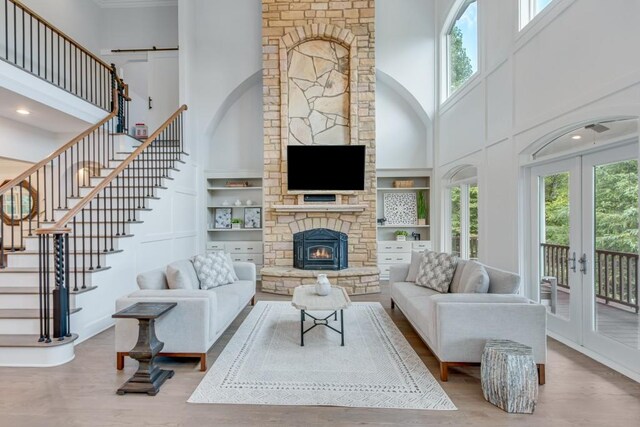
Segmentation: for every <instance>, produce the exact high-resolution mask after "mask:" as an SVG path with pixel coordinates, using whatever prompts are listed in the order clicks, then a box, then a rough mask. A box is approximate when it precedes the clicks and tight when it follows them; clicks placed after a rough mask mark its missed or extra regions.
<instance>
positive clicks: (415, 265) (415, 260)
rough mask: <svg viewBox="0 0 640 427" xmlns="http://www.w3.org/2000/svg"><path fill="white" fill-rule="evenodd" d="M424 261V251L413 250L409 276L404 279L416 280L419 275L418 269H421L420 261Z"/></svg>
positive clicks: (408, 280)
mask: <svg viewBox="0 0 640 427" xmlns="http://www.w3.org/2000/svg"><path fill="white" fill-rule="evenodd" d="M421 262H422V252H418V251H412V252H411V264H410V265H409V272H408V273H407V278H406V279H404V280H406V281H407V282H415V281H416V278H417V277H418V270H420V263H421Z"/></svg>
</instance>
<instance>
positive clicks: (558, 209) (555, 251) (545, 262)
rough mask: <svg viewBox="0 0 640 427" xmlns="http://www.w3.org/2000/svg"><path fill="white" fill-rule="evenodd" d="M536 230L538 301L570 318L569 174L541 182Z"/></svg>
mask: <svg viewBox="0 0 640 427" xmlns="http://www.w3.org/2000/svg"><path fill="white" fill-rule="evenodd" d="M541 184H542V185H541V189H540V190H541V191H542V192H543V194H542V195H541V198H542V200H543V203H542V206H541V208H542V209H543V210H544V212H542V213H541V216H540V217H541V218H542V221H541V222H542V224H541V228H540V231H541V233H540V242H542V243H541V244H540V246H541V247H540V260H541V262H540V270H541V271H540V276H541V278H542V283H541V284H540V301H541V302H542V303H543V304H546V305H547V307H548V311H549V312H551V313H553V314H555V315H557V316H559V317H562V318H565V319H567V320H568V319H569V318H570V312H571V310H570V302H571V289H570V285H569V265H568V262H569V172H562V173H558V174H554V175H548V176H545V177H543V178H542V182H541Z"/></svg>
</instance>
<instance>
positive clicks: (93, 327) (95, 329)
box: [75, 314, 115, 345]
mask: <svg viewBox="0 0 640 427" xmlns="http://www.w3.org/2000/svg"><path fill="white" fill-rule="evenodd" d="M113 325H115V319H113V318H112V317H111V315H110V314H107V315H106V316H104V317H101V318H99V319H97V320H95V321H93V322H91V323H89V324H88V325H87V326H85V327H84V328H82V332H81V333H80V334H78V335H80V337H79V338H78V339H77V340H76V342H75V344H76V345H77V344H80V343H82V342H85V341H86V340H88V339H90V338H93V337H95V336H96V335H98V334H99V333H101V332H104V331H106V330H107V329H109V328H111V327H112V326H113Z"/></svg>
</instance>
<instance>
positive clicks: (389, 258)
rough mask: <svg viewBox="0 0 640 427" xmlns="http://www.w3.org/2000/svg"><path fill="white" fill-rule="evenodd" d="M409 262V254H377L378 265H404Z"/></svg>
mask: <svg viewBox="0 0 640 427" xmlns="http://www.w3.org/2000/svg"><path fill="white" fill-rule="evenodd" d="M409 262H411V253H401V252H385V253H381V254H378V264H405V263H409Z"/></svg>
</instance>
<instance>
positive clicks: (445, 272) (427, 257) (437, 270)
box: [416, 250, 458, 292]
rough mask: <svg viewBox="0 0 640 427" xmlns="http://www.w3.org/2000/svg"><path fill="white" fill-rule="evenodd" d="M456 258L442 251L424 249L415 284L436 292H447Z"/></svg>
mask: <svg viewBox="0 0 640 427" xmlns="http://www.w3.org/2000/svg"><path fill="white" fill-rule="evenodd" d="M457 263H458V258H457V257H456V256H454V255H450V254H446V253H443V252H434V251H430V250H426V251H424V254H422V262H421V263H420V269H419V270H418V277H417V278H416V285H418V286H424V287H426V288H429V289H433V290H435V291H438V292H448V291H449V286H450V285H451V279H453V273H454V272H455V270H456V264H457Z"/></svg>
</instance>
